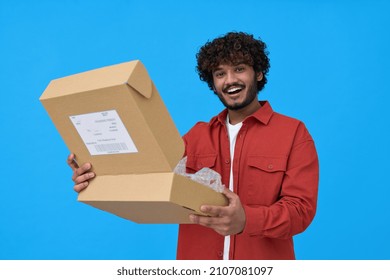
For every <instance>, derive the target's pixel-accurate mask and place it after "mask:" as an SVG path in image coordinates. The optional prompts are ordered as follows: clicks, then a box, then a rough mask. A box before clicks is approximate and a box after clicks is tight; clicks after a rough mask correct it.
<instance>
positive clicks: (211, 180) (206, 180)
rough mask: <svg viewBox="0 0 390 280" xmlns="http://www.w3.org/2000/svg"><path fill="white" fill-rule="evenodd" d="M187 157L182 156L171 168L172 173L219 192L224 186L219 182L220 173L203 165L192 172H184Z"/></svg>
mask: <svg viewBox="0 0 390 280" xmlns="http://www.w3.org/2000/svg"><path fill="white" fill-rule="evenodd" d="M186 163H187V157H183V158H182V159H181V160H180V161H179V163H178V164H177V165H176V167H175V169H174V170H173V172H174V173H176V174H179V175H182V176H185V177H187V178H190V179H191V180H193V181H195V182H198V183H200V184H203V185H205V186H208V187H209V188H211V189H213V190H214V191H216V192H219V193H221V192H222V191H223V190H224V188H225V186H224V185H223V184H222V182H221V175H219V173H218V172H216V171H214V170H212V169H210V168H208V167H204V168H202V169H200V170H199V171H198V172H196V173H194V174H189V173H187V172H186Z"/></svg>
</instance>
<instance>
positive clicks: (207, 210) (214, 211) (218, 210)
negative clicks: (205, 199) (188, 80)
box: [200, 205, 224, 217]
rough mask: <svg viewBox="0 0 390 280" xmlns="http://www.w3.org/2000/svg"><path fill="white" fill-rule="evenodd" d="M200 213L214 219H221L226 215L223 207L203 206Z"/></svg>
mask: <svg viewBox="0 0 390 280" xmlns="http://www.w3.org/2000/svg"><path fill="white" fill-rule="evenodd" d="M200 211H202V212H203V213H204V214H206V215H209V216H212V217H219V216H221V215H222V214H223V213H224V211H223V207H220V206H211V205H202V206H201V207H200Z"/></svg>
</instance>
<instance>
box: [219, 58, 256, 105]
mask: <svg viewBox="0 0 390 280" xmlns="http://www.w3.org/2000/svg"><path fill="white" fill-rule="evenodd" d="M262 78H263V75H262V73H261V72H260V73H258V74H256V73H255V71H254V70H253V67H252V66H249V65H247V64H244V63H240V64H237V65H230V64H221V65H219V66H218V67H217V68H216V69H215V70H214V71H213V81H214V92H215V93H216V94H217V95H218V97H219V99H220V100H221V102H222V103H223V104H224V105H225V107H226V108H228V109H229V110H240V109H242V108H245V107H246V106H248V105H249V104H251V103H253V102H257V82H258V81H261V79H262Z"/></svg>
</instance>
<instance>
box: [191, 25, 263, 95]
mask: <svg viewBox="0 0 390 280" xmlns="http://www.w3.org/2000/svg"><path fill="white" fill-rule="evenodd" d="M268 54H269V53H268V51H267V46H266V44H265V43H264V42H263V41H261V39H258V40H257V39H255V38H254V37H253V35H251V34H247V33H244V32H229V33H227V34H226V35H224V36H222V37H218V38H216V39H214V40H213V41H211V42H210V41H208V42H207V43H206V44H205V45H204V46H202V47H201V48H200V50H199V52H198V53H197V54H196V59H197V62H198V65H197V67H196V70H197V72H198V74H199V78H200V79H201V80H202V81H205V82H206V83H207V84H208V86H209V88H210V89H211V90H214V87H213V75H212V72H213V70H214V69H215V68H217V67H218V66H219V65H220V64H233V65H234V64H238V63H245V64H247V65H250V66H252V67H253V69H254V71H255V72H256V73H260V72H262V73H263V79H262V80H261V81H259V82H257V91H258V92H259V91H261V90H262V89H263V88H264V85H265V84H266V83H267V77H266V75H267V73H268V70H269V68H270V63H269V58H268Z"/></svg>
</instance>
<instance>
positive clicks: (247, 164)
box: [68, 32, 318, 259]
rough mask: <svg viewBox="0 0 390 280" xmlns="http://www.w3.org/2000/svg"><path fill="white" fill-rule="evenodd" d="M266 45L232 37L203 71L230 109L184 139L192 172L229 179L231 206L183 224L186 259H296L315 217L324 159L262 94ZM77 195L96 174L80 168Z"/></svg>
mask: <svg viewBox="0 0 390 280" xmlns="http://www.w3.org/2000/svg"><path fill="white" fill-rule="evenodd" d="M267 54H268V53H267V51H266V45H265V43H264V42H262V41H261V40H256V39H254V37H253V36H252V35H249V34H246V33H242V32H231V33H228V34H226V35H224V36H222V37H219V38H216V39H215V40H213V41H211V42H208V43H206V44H205V45H204V46H203V47H202V48H201V49H200V51H199V53H198V54H197V62H198V65H197V70H198V73H199V76H200V79H201V80H203V81H205V82H206V83H207V84H208V86H209V87H210V89H211V90H213V91H214V93H215V94H216V95H217V96H218V98H219V99H220V100H221V102H222V103H223V104H224V106H225V107H226V109H225V110H224V111H222V112H221V113H220V114H218V115H217V116H215V117H214V118H212V119H211V120H210V122H208V123H205V122H199V123H197V124H196V125H195V126H194V127H193V128H192V129H191V130H190V131H189V132H188V133H187V134H186V135H185V136H184V137H183V139H184V142H185V147H186V150H185V156H187V165H186V167H187V172H188V173H195V172H196V171H198V170H200V169H202V168H203V167H209V168H212V169H214V170H216V171H217V172H219V173H220V174H221V176H222V183H223V184H224V185H225V186H227V188H226V189H225V190H224V194H225V195H226V197H227V198H228V200H229V205H228V206H225V207H220V206H213V205H203V206H202V207H201V210H202V211H203V212H205V213H207V214H208V216H207V217H205V216H197V215H191V216H190V219H191V221H192V222H193V224H187V225H180V227H179V239H178V249H177V258H178V259H295V254H294V247H293V240H292V237H293V236H294V235H295V234H298V233H300V232H302V231H304V230H305V229H306V228H307V226H308V225H309V224H310V223H311V221H312V220H313V218H314V214H315V211H316V204H317V191H318V158H317V153H316V150H315V146H314V142H313V140H312V138H311V136H310V134H309V133H308V131H307V129H306V128H305V126H304V124H303V123H302V122H300V121H298V120H295V119H293V118H289V117H286V116H283V115H281V114H278V113H276V112H274V111H273V110H272V108H271V106H270V104H269V103H268V102H266V101H260V102H259V101H258V100H257V95H258V92H259V91H261V90H262V89H263V87H264V85H265V84H266V83H267V78H266V75H267V73H268V70H269V67H270V64H269V59H268V57H267ZM68 163H69V165H70V166H71V167H72V169H73V171H74V172H73V177H72V179H73V181H74V182H75V186H74V189H75V190H76V191H77V192H79V191H81V190H82V189H84V188H85V187H87V186H88V180H90V179H91V178H93V177H94V176H95V174H94V173H92V172H89V170H90V168H91V165H90V164H89V163H87V164H84V165H83V166H81V167H78V166H77V164H76V163H75V161H74V155H73V154H72V155H70V156H69V158H68Z"/></svg>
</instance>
